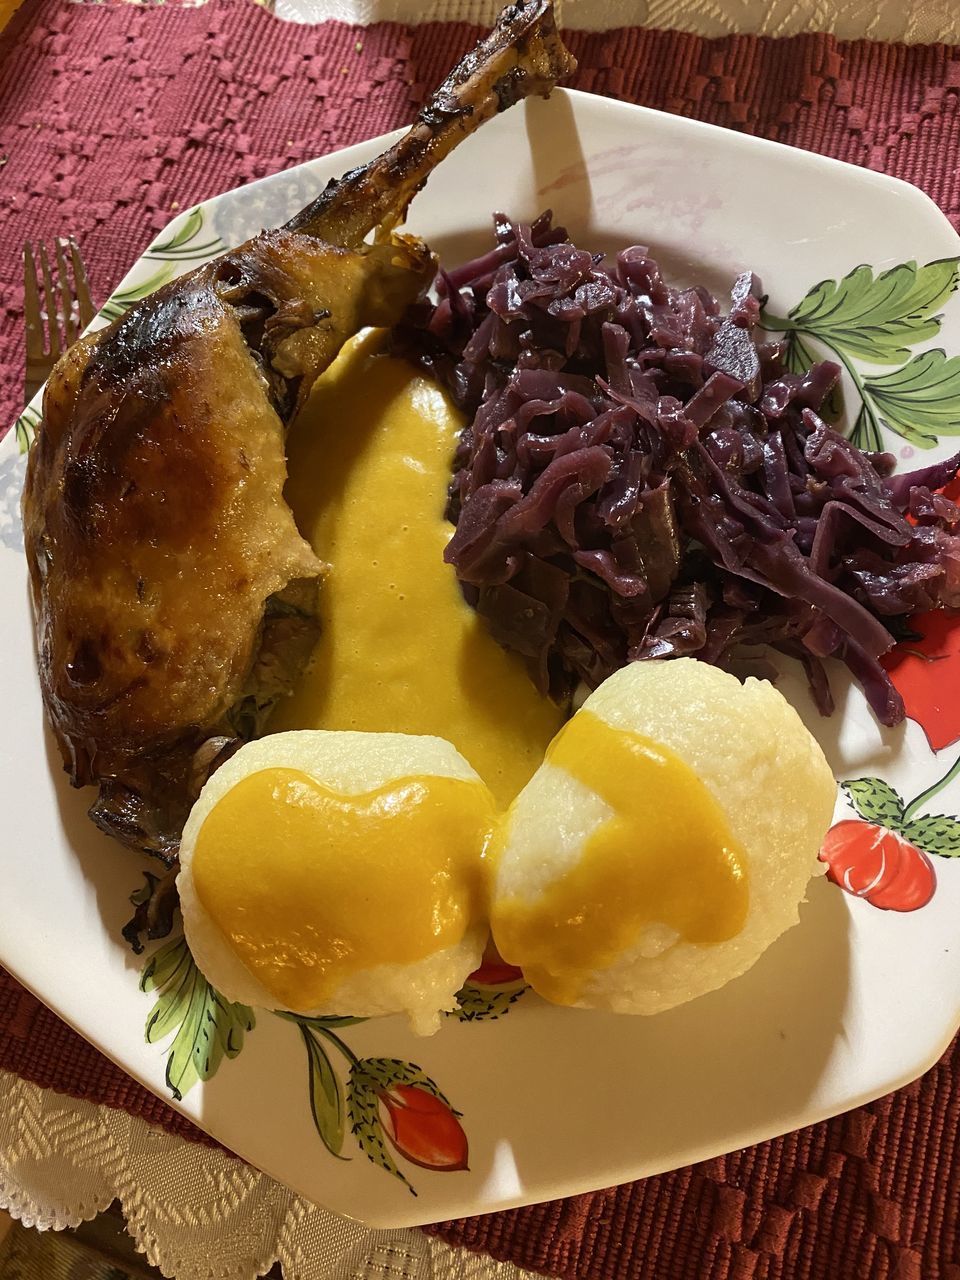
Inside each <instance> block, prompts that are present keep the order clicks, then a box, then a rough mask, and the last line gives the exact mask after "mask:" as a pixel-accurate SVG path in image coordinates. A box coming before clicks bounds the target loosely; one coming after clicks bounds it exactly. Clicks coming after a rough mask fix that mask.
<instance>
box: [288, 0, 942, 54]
mask: <svg viewBox="0 0 960 1280" xmlns="http://www.w3.org/2000/svg"><path fill="white" fill-rule="evenodd" d="M266 3H267V4H268V7H270V8H272V9H273V10H274V12H275V13H276V14H277V16H278V17H282V18H288V19H290V20H291V21H293V22H322V21H324V20H325V19H328V18H338V19H340V20H341V21H343V22H357V23H361V24H367V23H371V22H388V21H392V22H412V23H417V22H476V23H489V22H492V21H493V18H494V16H495V15H496V14H497V13H498V12H499V11H500V9H502V8H503V0H266ZM556 7H557V9H558V11H559V13H560V18H561V22H563V23H564V24H565V25H566V26H568V27H576V28H579V29H581V30H587V31H603V30H607V29H609V28H610V27H623V26H647V27H666V28H668V29H670V30H677V31H692V32H693V33H694V34H695V35H701V36H726V35H732V34H734V33H751V34H754V35H764V36H791V35H797V34H798V33H799V32H801V31H829V32H832V33H833V34H834V35H836V36H839V37H840V38H841V39H843V40H856V39H862V38H864V37H868V38H869V39H871V40H904V41H907V42H908V43H910V44H929V43H932V42H937V41H943V42H944V43H947V44H956V43H958V42H960V3H958V0H556Z"/></svg>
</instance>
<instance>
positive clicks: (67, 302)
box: [23, 236, 96, 403]
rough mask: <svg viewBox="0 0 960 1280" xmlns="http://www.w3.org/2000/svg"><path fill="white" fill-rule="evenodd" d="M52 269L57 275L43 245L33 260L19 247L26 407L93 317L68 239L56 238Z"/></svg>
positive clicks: (75, 252) (80, 268)
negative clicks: (24, 324)
mask: <svg viewBox="0 0 960 1280" xmlns="http://www.w3.org/2000/svg"><path fill="white" fill-rule="evenodd" d="M68 253H69V267H68V262H67V255H68ZM38 260H39V267H40V269H39V271H38V270H37V264H38ZM54 264H55V267H56V270H55V271H54V270H52V269H51V262H50V255H49V254H48V253H47V247H46V245H45V244H42V243H41V244H38V245H37V252H36V256H34V251H33V247H32V245H30V243H29V242H28V243H27V244H25V245H24V246H23V291H24V307H23V314H24V319H25V321H26V330H27V333H26V348H27V363H26V372H25V375H24V380H23V381H24V390H25V392H26V399H27V402H28V403H29V401H30V400H32V399H33V397H34V396H35V395H36V393H37V392H38V391H39V390H40V388H41V387H42V386H43V384H44V383H45V382H46V380H47V378H48V377H49V374H50V370H51V369H52V368H53V366H54V365H55V364H56V363H57V361H58V360H59V359H60V357H61V355H63V353H64V351H66V349H67V347H69V346H70V345H71V344H72V343H74V342H76V340H77V338H78V337H79V336H80V333H81V332H82V331H83V330H84V329H85V328H86V327H87V325H88V324H89V323H90V321H91V320H92V319H93V317H94V314H95V312H96V308H95V307H94V305H93V299H92V298H91V296H90V285H89V283H88V281H87V272H86V268H85V267H84V265H83V259H82V258H81V257H80V250H79V248H78V247H77V242H76V241H75V240H74V239H73V237H72V236H68V237H66V238H63V237H59V236H58V237H57V239H56V240H55V241H54Z"/></svg>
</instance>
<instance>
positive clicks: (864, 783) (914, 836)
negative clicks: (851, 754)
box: [820, 759, 960, 911]
mask: <svg viewBox="0 0 960 1280" xmlns="http://www.w3.org/2000/svg"><path fill="white" fill-rule="evenodd" d="M958 773H960V759H958V760H957V761H956V762H955V763H954V764H953V765H952V766H951V768H950V769H949V770H948V771H947V773H946V774H945V775H944V776H943V777H942V778H940V779H939V780H938V781H937V782H935V783H934V784H933V786H932V787H928V788H927V790H926V791H924V792H923V793H922V794H921V795H919V796H917V797H916V798H915V799H913V800H911V801H910V803H909V804H905V803H904V801H903V799H902V798H901V796H900V794H899V792H897V791H896V790H895V789H894V788H893V787H892V786H891V785H890V784H889V783H888V782H884V780H883V779H882V778H853V779H851V780H849V781H847V782H844V783H843V784H842V788H843V791H844V792H845V793H846V796H847V799H848V800H849V801H850V804H851V805H852V807H853V808H854V809H855V810H856V812H857V813H858V814H859V815H860V818H859V819H857V818H847V819H844V820H843V821H842V822H837V823H835V824H834V825H833V826H832V827H831V828H830V830H829V831H828V832H827V834H826V836H825V837H824V841H823V847H822V848H821V850H820V860H821V861H822V862H825V863H826V864H827V875H828V877H829V878H830V879H831V880H832V881H833V883H834V884H836V885H839V886H840V888H841V889H843V890H844V891H845V892H846V893H849V894H852V895H853V896H854V897H857V898H863V899H865V900H866V901H867V902H869V903H871V905H873V906H875V907H880V908H882V909H883V910H885V911H917V910H918V909H919V908H920V907H923V906H926V904H927V903H928V902H929V901H930V899H931V898H932V897H933V894H934V891H935V889H936V887H937V875H936V872H935V870H934V864H933V862H932V861H931V856H932V855H936V856H938V857H942V858H951V857H957V856H958V855H960V821H958V820H957V819H956V818H954V817H951V816H949V815H948V814H920V813H919V812H918V811H919V810H920V809H922V808H923V807H924V806H925V805H926V804H927V803H928V801H930V800H932V799H933V797H934V796H935V795H936V794H937V793H938V792H940V791H942V790H943V789H944V788H945V787H946V786H947V785H948V784H949V783H950V782H952V781H953V780H954V778H955V777H956V776H957V774H958ZM861 819H862V820H861Z"/></svg>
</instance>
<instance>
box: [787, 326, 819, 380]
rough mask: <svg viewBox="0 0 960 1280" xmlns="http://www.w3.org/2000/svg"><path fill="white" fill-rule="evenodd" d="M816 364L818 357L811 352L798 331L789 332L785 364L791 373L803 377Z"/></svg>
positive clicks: (791, 330)
mask: <svg viewBox="0 0 960 1280" xmlns="http://www.w3.org/2000/svg"><path fill="white" fill-rule="evenodd" d="M816 362H817V357H816V355H815V354H814V352H812V351H811V350H810V348H809V347H808V346H807V344H806V343H805V342H804V340H803V338H801V336H800V334H799V333H798V332H797V330H796V329H790V330H788V332H787V337H786V341H785V342H784V344H783V363H784V366H785V367H786V368H787V369H788V370H789V371H790V373H796V374H799V375H800V376H801V377H803V375H804V374H805V373H806V372H807V370H808V369H809V368H811V367H812V366H813V365H814V364H816Z"/></svg>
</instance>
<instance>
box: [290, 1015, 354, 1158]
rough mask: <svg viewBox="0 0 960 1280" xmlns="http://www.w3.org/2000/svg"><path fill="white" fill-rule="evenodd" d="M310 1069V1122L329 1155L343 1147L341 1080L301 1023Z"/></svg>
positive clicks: (323, 1052) (314, 1038)
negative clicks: (311, 1121)
mask: <svg viewBox="0 0 960 1280" xmlns="http://www.w3.org/2000/svg"><path fill="white" fill-rule="evenodd" d="M300 1034H301V1036H303V1042H304V1044H305V1045H306V1048H307V1060H308V1063H309V1071H310V1110H311V1112H312V1114H313V1123H314V1125H315V1126H316V1130H317V1133H319V1135H320V1137H321V1139H322V1140H323V1145H324V1146H325V1147H326V1148H327V1150H328V1151H329V1152H330V1153H331V1155H335V1156H339V1155H340V1152H341V1151H342V1150H343V1129H344V1105H343V1091H342V1089H341V1087H340V1080H339V1078H338V1076H337V1073H336V1072H335V1071H334V1069H333V1067H332V1065H331V1063H330V1059H329V1058H328V1057H327V1054H326V1052H325V1051H324V1049H323V1046H322V1045H321V1044H320V1043H319V1041H318V1040H317V1038H316V1036H314V1035H313V1034H312V1033H311V1031H310V1030H309V1028H308V1027H306V1026H304V1025H303V1024H301V1025H300Z"/></svg>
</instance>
